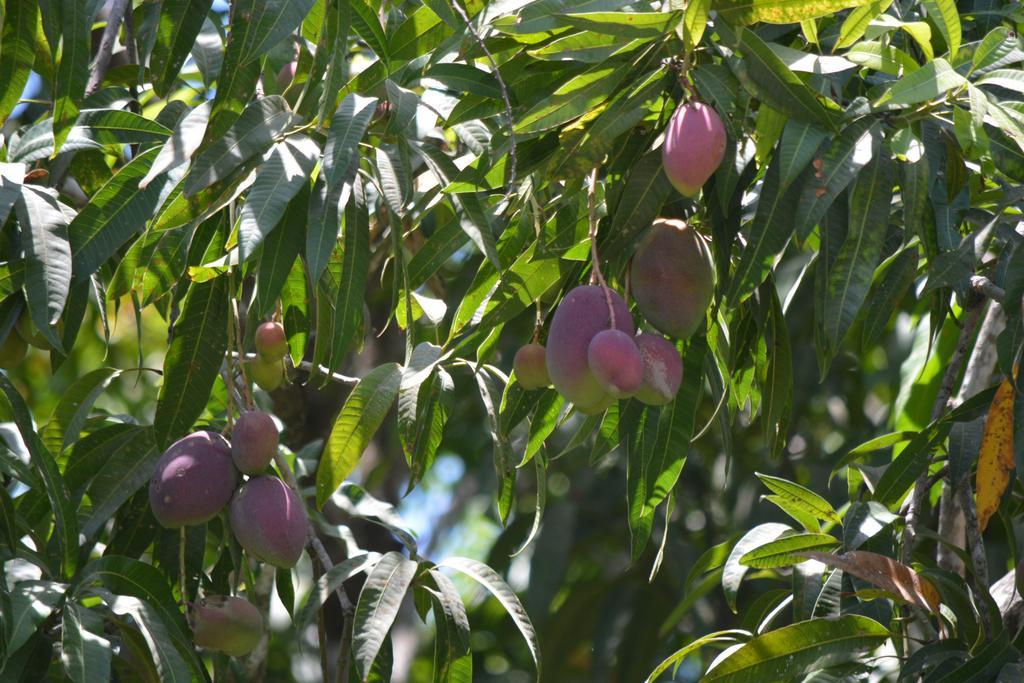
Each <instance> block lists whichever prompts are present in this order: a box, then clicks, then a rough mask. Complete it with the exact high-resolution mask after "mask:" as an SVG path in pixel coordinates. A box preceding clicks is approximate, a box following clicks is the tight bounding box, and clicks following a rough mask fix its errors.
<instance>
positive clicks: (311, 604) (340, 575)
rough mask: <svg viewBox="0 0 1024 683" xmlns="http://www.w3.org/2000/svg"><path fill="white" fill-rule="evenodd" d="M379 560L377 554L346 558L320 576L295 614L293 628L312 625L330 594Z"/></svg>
mask: <svg viewBox="0 0 1024 683" xmlns="http://www.w3.org/2000/svg"><path fill="white" fill-rule="evenodd" d="M379 559H380V556H379V555H377V553H363V554H360V555H356V556H354V557H349V558H346V559H345V560H342V561H341V562H339V563H338V564H336V565H334V566H333V567H331V568H330V569H328V570H327V571H326V572H324V573H323V574H321V575H320V578H318V579H317V580H316V583H314V584H313V588H312V590H310V592H309V594H308V595H307V596H306V599H305V601H304V602H303V603H302V606H301V607H299V609H298V610H296V612H295V628H296V629H299V630H301V629H304V628H305V627H306V626H309V625H310V624H311V623H313V619H314V618H315V617H316V613H317V612H319V611H320V608H321V607H323V605H324V603H325V602H327V599H328V598H330V597H331V594H332V593H334V592H335V591H336V590H338V589H339V588H341V587H342V586H343V585H344V583H345V582H346V581H348V580H349V579H350V578H352V577H353V576H356V575H357V574H362V573H363V572H364V571H366V570H367V569H369V568H371V567H372V566H374V564H376V563H377V562H378V561H379Z"/></svg>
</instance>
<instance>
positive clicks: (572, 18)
mask: <svg viewBox="0 0 1024 683" xmlns="http://www.w3.org/2000/svg"><path fill="white" fill-rule="evenodd" d="M558 17H559V19H561V20H563V21H565V22H566V23H567V24H569V25H570V26H573V27H575V28H579V29H583V30H585V31H593V32H594V33H604V34H607V35H612V36H619V37H622V38H646V39H651V38H660V37H661V36H663V35H665V34H666V33H668V32H669V31H671V30H673V29H674V28H675V27H676V26H677V25H678V24H679V22H680V21H682V19H683V13H682V12H579V13H573V14H560V15H558Z"/></svg>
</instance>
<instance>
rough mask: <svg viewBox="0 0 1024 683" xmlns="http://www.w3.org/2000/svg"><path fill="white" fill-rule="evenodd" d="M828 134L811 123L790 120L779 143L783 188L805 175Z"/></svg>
mask: <svg viewBox="0 0 1024 683" xmlns="http://www.w3.org/2000/svg"><path fill="white" fill-rule="evenodd" d="M827 137H828V133H827V132H826V131H823V130H822V129H820V128H818V127H817V126H815V125H813V124H810V123H803V122H802V121H796V120H794V119H790V120H789V121H787V122H786V126H785V127H784V128H783V129H782V138H781V140H780V142H779V164H780V169H779V172H780V173H781V174H782V178H781V181H782V187H784V188H786V187H789V185H790V184H791V183H792V182H793V181H794V180H796V179H797V177H798V176H799V175H800V174H801V173H803V170H804V169H805V168H807V164H809V163H811V159H812V158H813V157H814V153H815V152H817V151H818V148H819V147H821V143H822V142H824V141H825V138H827Z"/></svg>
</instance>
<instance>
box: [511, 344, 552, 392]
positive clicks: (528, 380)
mask: <svg viewBox="0 0 1024 683" xmlns="http://www.w3.org/2000/svg"><path fill="white" fill-rule="evenodd" d="M546 356H547V351H546V349H545V348H544V347H543V346H542V345H541V344H526V345H524V346H521V347H520V348H519V350H518V351H516V356H515V358H514V359H513V360H512V367H513V368H514V369H515V371H516V381H517V382H519V386H521V387H522V388H523V389H526V390H527V391H533V390H534V389H543V388H544V387H546V386H548V385H549V384H551V377H549V376H548V363H547V359H546Z"/></svg>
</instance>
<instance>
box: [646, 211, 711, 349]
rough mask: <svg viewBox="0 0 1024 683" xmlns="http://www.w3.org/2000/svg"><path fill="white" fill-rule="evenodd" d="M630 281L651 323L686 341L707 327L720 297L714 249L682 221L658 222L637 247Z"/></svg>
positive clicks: (667, 220) (671, 335) (665, 220)
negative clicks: (712, 307) (711, 309)
mask: <svg viewBox="0 0 1024 683" xmlns="http://www.w3.org/2000/svg"><path fill="white" fill-rule="evenodd" d="M630 282H631V283H632V286H633V297H634V298H635V299H636V305H637V308H639V309H640V312H641V313H643V315H644V317H645V318H647V320H648V322H650V323H651V324H652V325H654V326H655V327H656V328H658V330H659V331H661V332H664V333H665V334H667V335H668V336H670V337H675V338H677V339H686V338H688V337H689V336H690V335H691V334H693V333H694V332H695V331H696V330H697V328H698V327H700V326H701V325H702V324H703V323H704V318H705V315H706V313H707V310H708V306H710V305H711V298H712V296H714V293H715V268H714V265H713V263H712V261H711V250H710V249H709V248H708V245H707V243H706V242H705V241H704V238H703V237H701V236H700V235H699V234H698V233H697V231H696V230H694V229H693V228H690V227H689V226H687V225H686V224H685V223H683V222H682V221H677V220H671V219H664V218H662V219H658V220H656V221H654V224H653V225H652V226H651V229H650V230H649V231H648V232H647V234H646V235H645V236H644V238H643V239H642V240H640V244H639V245H638V246H637V249H636V253H635V254H634V255H633V267H632V270H631V280H630Z"/></svg>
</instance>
